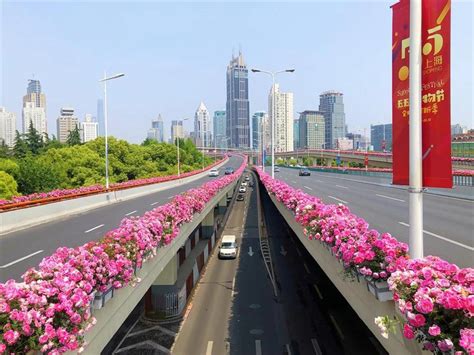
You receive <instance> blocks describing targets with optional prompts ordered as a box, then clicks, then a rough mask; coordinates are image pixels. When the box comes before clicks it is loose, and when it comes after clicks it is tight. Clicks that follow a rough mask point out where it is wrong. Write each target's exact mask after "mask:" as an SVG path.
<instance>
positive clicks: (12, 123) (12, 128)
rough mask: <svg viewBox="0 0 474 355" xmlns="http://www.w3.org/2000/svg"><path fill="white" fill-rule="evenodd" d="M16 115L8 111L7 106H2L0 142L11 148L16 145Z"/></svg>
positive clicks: (0, 108) (0, 110)
mask: <svg viewBox="0 0 474 355" xmlns="http://www.w3.org/2000/svg"><path fill="white" fill-rule="evenodd" d="M15 133H16V115H15V114H14V113H13V112H8V111H7V110H6V108H5V107H0V144H2V143H3V144H6V145H7V146H9V147H10V148H12V147H13V146H14V145H15Z"/></svg>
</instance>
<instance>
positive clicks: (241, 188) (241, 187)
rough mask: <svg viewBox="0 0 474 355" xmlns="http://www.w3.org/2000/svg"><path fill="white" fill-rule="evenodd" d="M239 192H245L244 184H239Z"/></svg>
mask: <svg viewBox="0 0 474 355" xmlns="http://www.w3.org/2000/svg"><path fill="white" fill-rule="evenodd" d="M239 192H240V193H245V192H247V188H246V187H245V186H240V187H239Z"/></svg>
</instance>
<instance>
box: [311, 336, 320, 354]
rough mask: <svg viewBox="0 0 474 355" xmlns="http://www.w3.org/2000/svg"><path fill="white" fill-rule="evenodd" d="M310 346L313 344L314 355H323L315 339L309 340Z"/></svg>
mask: <svg viewBox="0 0 474 355" xmlns="http://www.w3.org/2000/svg"><path fill="white" fill-rule="evenodd" d="M311 344H313V349H314V353H315V354H316V355H323V352H322V351H321V348H320V347H319V343H318V341H317V340H316V339H311Z"/></svg>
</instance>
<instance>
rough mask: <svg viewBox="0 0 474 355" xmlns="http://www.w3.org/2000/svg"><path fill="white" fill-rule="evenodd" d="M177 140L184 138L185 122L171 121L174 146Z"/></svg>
mask: <svg viewBox="0 0 474 355" xmlns="http://www.w3.org/2000/svg"><path fill="white" fill-rule="evenodd" d="M177 138H184V129H183V121H180V120H173V121H171V144H174V143H175V141H176V139H177Z"/></svg>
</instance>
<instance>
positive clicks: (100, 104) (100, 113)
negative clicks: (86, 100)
mask: <svg viewBox="0 0 474 355" xmlns="http://www.w3.org/2000/svg"><path fill="white" fill-rule="evenodd" d="M96 117H97V123H98V127H99V131H98V135H99V136H100V137H103V136H105V118H104V100H102V99H98V100H97V116H96Z"/></svg>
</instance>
